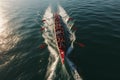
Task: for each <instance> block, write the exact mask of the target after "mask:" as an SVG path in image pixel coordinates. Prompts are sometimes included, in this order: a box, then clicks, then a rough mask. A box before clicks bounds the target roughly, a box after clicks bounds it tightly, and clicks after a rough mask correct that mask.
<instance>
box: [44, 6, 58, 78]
mask: <svg viewBox="0 0 120 80" xmlns="http://www.w3.org/2000/svg"><path fill="white" fill-rule="evenodd" d="M43 19H44V20H46V21H45V23H44V24H43V25H42V27H45V31H44V32H43V34H42V36H43V37H44V39H45V43H46V44H47V45H48V49H49V51H50V53H51V54H50V57H49V65H48V70H47V75H46V78H47V80H54V78H55V70H56V66H57V64H58V61H59V56H58V54H57V51H56V50H55V47H56V44H55V42H54V41H53V38H54V36H55V35H54V33H53V28H54V25H53V23H54V21H53V13H52V10H51V6H49V7H48V8H47V9H46V11H45V14H44V16H43ZM51 45H52V46H51ZM51 56H52V57H51ZM50 58H52V60H53V61H52V60H51V59H50ZM50 62H51V64H50Z"/></svg>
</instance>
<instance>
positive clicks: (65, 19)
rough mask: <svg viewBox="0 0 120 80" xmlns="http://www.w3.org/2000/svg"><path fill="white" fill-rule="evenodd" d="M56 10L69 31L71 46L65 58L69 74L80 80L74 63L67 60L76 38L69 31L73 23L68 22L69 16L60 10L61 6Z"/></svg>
mask: <svg viewBox="0 0 120 80" xmlns="http://www.w3.org/2000/svg"><path fill="white" fill-rule="evenodd" d="M58 9H59V14H60V16H61V17H62V19H63V21H64V23H65V24H66V25H67V28H68V30H69V33H70V35H71V36H70V41H71V45H70V47H69V48H68V51H67V53H66V54H67V56H66V60H67V62H68V65H69V66H70V70H71V73H72V75H73V77H74V79H75V80H82V78H81V77H80V75H79V73H78V72H77V69H76V67H75V65H74V63H73V62H72V61H70V59H69V58H68V55H69V54H70V53H71V51H72V50H73V48H74V46H73V43H74V41H75V40H76V37H75V32H72V31H71V28H72V27H73V25H74V21H73V22H68V19H69V18H70V17H69V15H68V14H67V12H66V11H65V10H64V9H63V8H62V6H60V5H59V6H58Z"/></svg>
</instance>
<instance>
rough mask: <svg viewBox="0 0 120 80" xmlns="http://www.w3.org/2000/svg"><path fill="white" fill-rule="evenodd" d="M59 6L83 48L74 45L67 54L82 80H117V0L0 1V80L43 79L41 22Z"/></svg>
mask: <svg viewBox="0 0 120 80" xmlns="http://www.w3.org/2000/svg"><path fill="white" fill-rule="evenodd" d="M58 4H60V5H61V6H62V7H63V8H64V9H65V10H66V12H67V13H68V15H70V16H71V17H72V18H74V20H75V23H74V24H75V26H76V27H77V29H78V30H77V32H76V41H77V42H81V43H84V44H85V45H86V46H85V47H84V48H80V47H79V46H78V45H74V46H75V48H74V50H73V51H72V52H71V55H70V56H69V57H70V59H71V60H72V61H73V62H74V64H75V65H76V67H77V71H78V72H79V74H80V75H81V77H82V78H83V80H120V63H119V61H120V58H119V57H120V27H119V25H120V5H119V4H120V1H119V0H77V1H75V0H59V1H58V0H19V1H16V0H0V80H46V78H45V76H46V74H47V68H48V63H49V56H50V51H49V50H48V49H47V48H45V49H42V50H41V49H40V48H39V46H40V44H41V43H43V41H44V38H43V37H42V36H41V35H42V33H41V32H40V27H41V26H40V25H41V24H42V23H41V22H40V21H41V19H42V16H43V15H44V13H45V10H46V8H47V7H48V6H49V5H51V6H52V9H53V10H54V11H56V9H57V5H58ZM62 74H64V73H62V72H59V73H58V75H57V77H56V80H63V78H60V77H62V76H61V75H62ZM59 75H60V76H59Z"/></svg>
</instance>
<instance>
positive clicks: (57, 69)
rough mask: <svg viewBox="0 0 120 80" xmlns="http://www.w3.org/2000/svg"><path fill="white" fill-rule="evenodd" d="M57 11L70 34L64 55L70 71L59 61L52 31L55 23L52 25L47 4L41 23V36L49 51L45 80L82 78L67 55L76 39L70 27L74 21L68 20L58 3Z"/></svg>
mask: <svg viewBox="0 0 120 80" xmlns="http://www.w3.org/2000/svg"><path fill="white" fill-rule="evenodd" d="M58 11H59V15H60V16H61V17H62V20H63V22H64V23H65V25H66V29H67V31H68V33H69V35H70V37H69V40H70V43H71V45H70V46H69V48H68V50H67V53H66V57H65V58H66V63H67V64H68V65H69V67H70V72H69V71H68V69H67V68H66V65H65V64H62V63H61V60H60V56H59V51H58V47H57V42H56V40H55V32H54V27H55V25H54V20H53V13H52V9H51V6H48V8H47V9H46V11H45V14H44V15H43V19H42V20H45V22H44V23H43V25H41V27H42V28H45V30H44V31H43V34H42V36H43V38H44V42H45V43H46V44H47V45H48V50H49V52H50V56H49V64H48V68H47V72H46V77H45V78H46V80H55V79H57V78H58V77H59V79H57V80H71V79H72V80H82V79H81V77H80V76H79V74H78V72H77V69H76V68H75V65H74V64H73V62H72V61H70V59H69V58H68V55H69V54H70V53H71V51H72V50H73V49H74V45H73V43H74V41H75V40H76V37H75V31H72V30H71V28H72V27H73V25H74V21H68V20H69V18H70V17H69V15H68V14H67V12H66V11H65V10H64V9H63V8H62V7H61V6H60V5H59V6H58ZM53 39H54V40H53Z"/></svg>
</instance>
